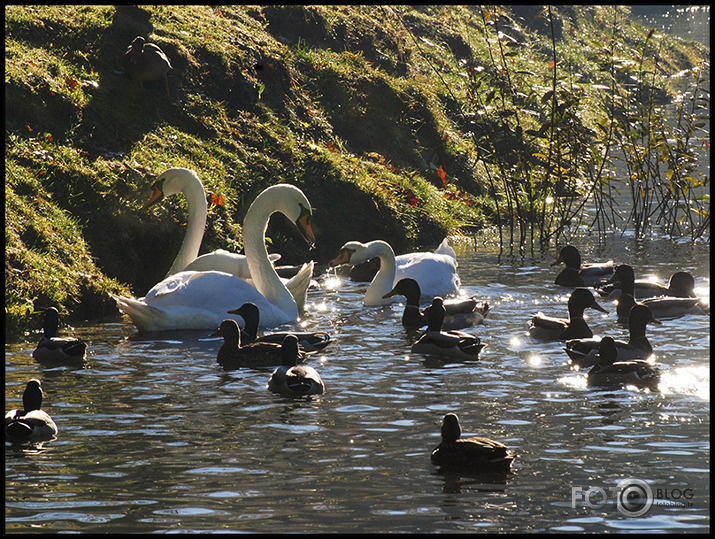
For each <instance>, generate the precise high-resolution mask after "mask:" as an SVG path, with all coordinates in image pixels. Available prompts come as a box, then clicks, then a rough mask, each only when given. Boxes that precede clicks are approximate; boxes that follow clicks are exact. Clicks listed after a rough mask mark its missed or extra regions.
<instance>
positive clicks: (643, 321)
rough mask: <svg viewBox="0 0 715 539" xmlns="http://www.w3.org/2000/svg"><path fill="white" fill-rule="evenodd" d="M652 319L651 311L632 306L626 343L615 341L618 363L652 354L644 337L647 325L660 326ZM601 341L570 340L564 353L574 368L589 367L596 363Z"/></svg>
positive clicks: (644, 307) (642, 306) (640, 306)
mask: <svg viewBox="0 0 715 539" xmlns="http://www.w3.org/2000/svg"><path fill="white" fill-rule="evenodd" d="M661 323H662V322H660V320H658V319H656V318H654V317H653V313H652V312H651V310H650V309H649V308H648V307H647V306H645V305H634V306H633V307H632V308H631V312H630V314H629V317H628V333H629V339H628V341H621V340H615V341H614V342H615V346H616V350H617V358H618V361H626V360H629V359H647V358H648V357H650V356H651V355H652V354H653V347H652V346H651V344H650V341H649V340H648V337H646V326H647V325H648V324H661ZM600 343H601V339H599V338H595V337H592V338H586V339H571V340H569V341H566V343H565V346H564V351H565V352H566V354H568V356H569V358H570V359H571V364H572V365H574V366H576V367H590V366H593V365H595V364H596V363H598V353H599V347H600Z"/></svg>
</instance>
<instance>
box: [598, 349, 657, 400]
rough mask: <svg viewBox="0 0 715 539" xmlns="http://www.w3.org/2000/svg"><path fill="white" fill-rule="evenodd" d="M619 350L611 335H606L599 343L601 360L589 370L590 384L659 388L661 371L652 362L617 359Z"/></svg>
mask: <svg viewBox="0 0 715 539" xmlns="http://www.w3.org/2000/svg"><path fill="white" fill-rule="evenodd" d="M617 355H618V350H617V348H616V343H615V341H614V340H613V338H611V337H604V338H603V339H601V342H600V344H599V361H598V364H596V365H594V366H593V368H591V370H590V371H589V372H588V377H587V378H588V385H590V386H603V387H614V386H629V385H632V386H636V387H640V388H648V389H653V390H655V389H657V387H658V382H659V380H660V371H659V370H658V367H656V366H655V365H653V364H652V363H650V362H648V361H645V360H642V359H631V360H627V361H617V360H616V358H617Z"/></svg>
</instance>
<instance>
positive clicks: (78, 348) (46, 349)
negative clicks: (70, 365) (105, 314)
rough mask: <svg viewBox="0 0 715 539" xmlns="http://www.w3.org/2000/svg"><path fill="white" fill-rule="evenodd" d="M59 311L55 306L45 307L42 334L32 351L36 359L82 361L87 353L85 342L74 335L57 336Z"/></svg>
mask: <svg viewBox="0 0 715 539" xmlns="http://www.w3.org/2000/svg"><path fill="white" fill-rule="evenodd" d="M59 326H60V313H59V312H58V311H57V309H56V308H55V307H48V308H47V309H45V320H44V323H43V325H42V329H43V336H42V339H41V340H40V342H39V343H38V344H37V348H35V350H34V351H33V352H32V357H33V358H35V359H36V360H37V361H82V360H84V358H85V355H86V353H87V343H86V342H84V341H83V340H81V339H78V338H76V337H58V336H57V333H58V329H59Z"/></svg>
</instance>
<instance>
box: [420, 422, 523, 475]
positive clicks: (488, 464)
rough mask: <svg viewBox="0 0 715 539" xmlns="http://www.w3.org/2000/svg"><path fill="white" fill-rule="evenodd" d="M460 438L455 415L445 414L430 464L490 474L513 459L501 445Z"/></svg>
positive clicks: (506, 466) (490, 441)
mask: <svg viewBox="0 0 715 539" xmlns="http://www.w3.org/2000/svg"><path fill="white" fill-rule="evenodd" d="M461 435H462V428H461V426H460V425H459V418H458V417H457V415H456V414H453V413H449V414H447V415H445V416H444V419H443V420H442V441H441V442H440V444H439V445H438V446H437V447H436V448H435V450H434V451H432V455H431V456H430V460H431V461H432V464H434V465H435V466H440V467H442V468H447V469H450V468H456V469H462V470H482V471H487V470H488V471H492V470H494V469H500V468H501V469H504V468H509V467H510V466H511V463H512V461H513V460H514V458H515V457H516V455H515V454H514V453H512V452H510V451H509V450H508V448H507V446H505V445H504V444H502V443H501V442H496V441H494V440H490V439H489V438H480V437H474V438H460V436H461Z"/></svg>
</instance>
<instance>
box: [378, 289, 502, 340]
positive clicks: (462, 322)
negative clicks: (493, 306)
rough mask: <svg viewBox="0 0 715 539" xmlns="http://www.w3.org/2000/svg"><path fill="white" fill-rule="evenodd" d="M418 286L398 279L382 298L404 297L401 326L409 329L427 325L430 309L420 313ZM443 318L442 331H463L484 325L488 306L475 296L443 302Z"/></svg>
mask: <svg viewBox="0 0 715 539" xmlns="http://www.w3.org/2000/svg"><path fill="white" fill-rule="evenodd" d="M421 294H422V293H421V291H420V285H419V283H418V282H417V281H415V280H414V279H411V278H409V277H407V278H405V279H400V280H399V281H398V282H397V284H396V285H395V287H394V288H393V289H392V290H391V291H390V292H388V293H387V294H385V295H384V296H383V297H385V298H389V297H392V296H396V295H400V296H405V299H406V303H405V310H404V312H403V313H402V325H403V326H405V327H406V328H409V329H419V328H421V327H423V326H425V325H426V324H427V318H428V313H429V310H430V307H427V308H426V309H425V310H424V311H420V296H421ZM444 308H445V317H444V323H443V325H442V327H443V329H447V330H449V329H463V328H467V327H472V326H477V325H479V324H484V319H485V318H486V316H487V313H488V312H489V309H490V307H489V304H488V303H487V302H486V301H485V302H482V303H481V304H480V303H478V302H477V300H476V296H471V297H469V298H465V299H458V298H454V299H447V300H444Z"/></svg>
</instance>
